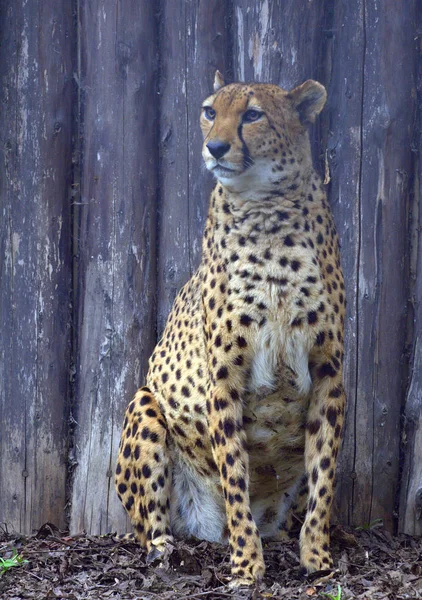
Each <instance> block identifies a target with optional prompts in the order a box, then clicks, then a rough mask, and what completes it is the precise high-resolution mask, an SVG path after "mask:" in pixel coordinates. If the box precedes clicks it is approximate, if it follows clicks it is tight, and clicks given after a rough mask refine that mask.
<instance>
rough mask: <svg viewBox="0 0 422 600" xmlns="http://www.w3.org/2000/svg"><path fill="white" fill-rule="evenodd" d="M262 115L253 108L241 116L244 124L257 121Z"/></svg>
mask: <svg viewBox="0 0 422 600" xmlns="http://www.w3.org/2000/svg"><path fill="white" fill-rule="evenodd" d="M263 114H264V113H262V112H261V111H259V110H255V109H254V108H250V109H249V110H247V111H246V112H245V113H244V115H243V119H242V120H243V122H244V123H252V122H253V121H258V119H260V118H261V117H262V115H263Z"/></svg>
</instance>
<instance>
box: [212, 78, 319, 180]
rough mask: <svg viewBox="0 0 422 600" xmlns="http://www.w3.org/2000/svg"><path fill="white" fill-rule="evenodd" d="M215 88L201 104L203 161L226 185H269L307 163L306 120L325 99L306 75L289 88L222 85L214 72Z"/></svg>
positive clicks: (307, 120)
mask: <svg viewBox="0 0 422 600" xmlns="http://www.w3.org/2000/svg"><path fill="white" fill-rule="evenodd" d="M214 90H215V93H214V94H213V95H211V96H209V98H207V99H206V100H205V102H204V103H203V105H202V113H201V128H202V132H203V135H204V143H203V148H202V156H203V158H204V161H205V165H206V167H207V169H208V170H209V171H211V173H213V175H214V176H215V177H217V179H219V180H220V181H221V183H222V184H223V185H225V186H226V187H228V188H229V190H230V191H234V192H236V191H246V190H248V191H249V192H251V191H254V190H255V191H258V190H259V191H261V190H262V191H264V192H268V191H271V190H272V189H274V187H273V186H274V182H277V181H282V180H283V179H284V180H286V181H287V180H288V179H289V178H290V176H291V175H292V173H294V172H297V168H298V164H299V165H301V164H302V165H303V163H309V167H310V166H311V156H310V151H309V139H308V133H307V127H306V126H307V124H308V123H310V122H313V121H314V119H315V117H316V115H317V114H318V113H319V112H320V111H321V109H322V107H323V106H324V103H325V99H326V92H325V88H324V87H323V86H322V85H321V84H319V83H317V82H316V81H312V80H309V81H307V82H305V83H304V84H302V85H301V86H299V87H297V88H295V89H294V90H292V91H291V92H286V91H285V90H283V89H281V88H280V87H278V86H276V85H269V84H242V83H232V84H229V85H224V82H223V81H222V78H221V75H220V74H219V73H218V72H217V74H216V80H215V83H214Z"/></svg>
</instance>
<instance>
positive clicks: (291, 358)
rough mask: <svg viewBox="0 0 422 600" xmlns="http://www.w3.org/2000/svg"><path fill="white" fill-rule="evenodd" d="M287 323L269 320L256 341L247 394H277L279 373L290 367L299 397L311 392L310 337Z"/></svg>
mask: <svg viewBox="0 0 422 600" xmlns="http://www.w3.org/2000/svg"><path fill="white" fill-rule="evenodd" d="M285 320H286V319H285V318H284V319H283V318H282V317H281V318H280V319H279V320H278V321H277V320H267V321H266V322H265V324H264V325H263V326H262V327H261V328H260V329H259V331H258V332H257V335H256V337H255V338H254V339H253V342H252V344H253V361H252V369H251V376H250V379H249V382H248V385H247V388H248V391H249V392H252V393H255V394H256V395H258V396H266V395H268V394H269V393H271V392H272V391H274V390H275V389H276V388H277V387H278V386H277V380H278V379H279V377H280V370H281V369H282V368H283V367H287V368H288V369H290V370H291V372H292V373H291V374H292V376H293V377H294V379H295V385H296V387H297V390H298V392H299V394H300V395H302V396H306V395H307V394H308V392H309V390H310V388H311V383H312V382H311V377H310V374H309V366H308V357H309V351H310V348H311V344H310V340H309V336H307V335H306V333H303V332H302V331H296V330H294V329H292V327H291V326H290V324H289V323H285V322H284V323H283V321H285Z"/></svg>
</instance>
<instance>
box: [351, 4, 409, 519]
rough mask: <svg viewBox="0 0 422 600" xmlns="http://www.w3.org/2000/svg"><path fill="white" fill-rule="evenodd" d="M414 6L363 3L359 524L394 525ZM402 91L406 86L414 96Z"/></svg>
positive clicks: (402, 372) (356, 498)
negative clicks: (403, 93) (380, 521)
mask: <svg viewBox="0 0 422 600" xmlns="http://www.w3.org/2000/svg"><path fill="white" fill-rule="evenodd" d="M415 23H416V14H415V3H414V2H413V1H410V2H407V3H406V5H402V4H400V5H399V4H397V3H395V2H394V1H392V0H390V1H387V2H382V3H381V2H378V1H373V2H365V3H364V30H365V33H364V35H365V41H364V43H365V57H364V73H363V115H362V149H361V176H360V199H359V202H360V239H359V250H358V275H357V312H358V348H357V375H356V381H357V390H356V409H355V422H356V434H355V435H356V442H355V443H356V446H355V456H354V471H355V472H356V474H357V477H356V479H355V481H354V487H353V522H354V523H355V524H360V525H362V524H365V523H370V522H371V521H373V520H374V519H377V518H381V519H383V522H384V525H385V526H386V527H389V528H392V527H393V525H394V510H395V502H396V494H397V486H398V476H399V460H398V457H399V450H400V415H401V409H402V403H403V399H404V394H405V386H406V375H407V368H406V360H405V358H404V353H405V344H406V309H407V289H406V288H407V286H408V277H407V273H406V265H407V255H408V222H407V213H408V207H409V198H410V193H411V189H410V181H411V177H410V176H411V173H412V160H413V159H412V151H411V147H412V138H413V131H412V128H413V122H414V116H415V96H416V94H415V83H414V79H413V77H414V75H413V72H414V64H413V61H412V57H413V50H414V46H413V44H414V42H413V40H414V36H415V35H416V31H415ZM397 90H407V91H408V93H407V94H406V95H402V94H400V93H397Z"/></svg>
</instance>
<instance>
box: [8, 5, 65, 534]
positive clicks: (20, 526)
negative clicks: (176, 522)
mask: <svg viewBox="0 0 422 600" xmlns="http://www.w3.org/2000/svg"><path fill="white" fill-rule="evenodd" d="M72 25H73V16H72V7H71V5H70V3H68V2H65V1H64V0H57V2H54V3H44V2H41V1H34V2H31V3H25V4H24V3H17V2H10V1H5V2H2V3H1V8H0V27H1V39H2V44H1V47H0V54H1V56H0V58H1V60H0V72H1V82H2V86H1V90H2V91H1V95H2V101H1V106H2V110H1V112H0V136H1V140H0V147H1V152H2V160H1V162H0V197H1V202H2V219H1V223H0V229H1V251H2V256H3V257H4V258H5V260H4V261H2V263H1V267H0V270H1V273H0V288H1V289H0V302H1V304H0V314H1V331H2V335H1V336H0V365H1V367H0V456H1V461H0V507H1V508H0V521H2V522H6V524H7V525H8V527H9V528H10V529H15V530H17V531H20V532H22V533H27V534H28V533H31V531H32V530H33V529H34V528H36V527H39V526H40V525H41V524H42V523H44V522H45V521H52V522H54V523H56V524H57V525H58V526H64V524H65V513H64V508H65V482H66V467H67V413H68V410H67V402H68V381H69V377H68V370H69V365H70V300H71V296H70V292H71V251H70V235H69V234H70V230H71V228H70V225H71V208H70V202H69V190H70V176H71V142H72V99H73V82H72V79H73V64H72V53H73V49H74V36H73V33H72ZM47 48H48V49H49V50H48V51H47Z"/></svg>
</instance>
